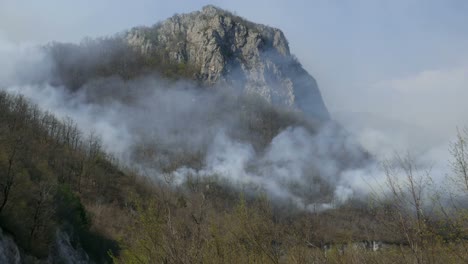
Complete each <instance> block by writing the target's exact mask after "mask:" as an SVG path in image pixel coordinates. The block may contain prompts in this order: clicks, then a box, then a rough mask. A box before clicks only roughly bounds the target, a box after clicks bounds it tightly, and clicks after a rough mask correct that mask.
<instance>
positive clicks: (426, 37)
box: [0, 0, 468, 135]
mask: <svg viewBox="0 0 468 264" xmlns="http://www.w3.org/2000/svg"><path fill="white" fill-rule="evenodd" d="M207 4H214V5H216V6H219V7H221V8H224V9H228V10H230V11H232V12H234V13H236V14H238V15H240V16H243V17H245V18H247V19H249V20H252V21H254V22H258V23H263V24H267V25H270V26H274V27H278V28H280V29H282V30H283V32H284V33H285V35H286V37H287V38H288V40H289V43H290V48H291V51H292V53H293V54H295V55H296V56H297V57H298V58H299V60H300V61H301V62H302V64H303V65H304V67H305V68H306V69H307V70H308V71H309V73H311V74H312V75H313V76H314V77H315V78H316V79H317V81H318V83H319V87H320V90H321V92H322V95H323V97H324V100H325V103H326V105H327V107H328V108H329V110H330V112H331V113H332V116H333V115H335V116H340V115H341V114H342V113H347V114H349V113H356V114H360V113H366V114H371V115H375V116H379V117H385V118H389V119H392V120H397V121H401V122H404V123H405V124H412V125H417V126H421V127H425V128H427V129H428V130H431V131H434V132H435V133H439V134H443V135H454V134H455V130H456V127H457V126H458V127H464V126H466V125H468V122H467V120H468V104H467V103H466V98H468V27H466V25H468V15H467V14H468V1H464V0H445V1H440V0H439V1H436V0H392V1H389V0H353V1H351V0H308V1H306V0H287V1H286V0H268V1H267V0H257V1H255V0H236V1H227V0H225V1H221V0H218V1H202V0H190V1H188V0H172V1H160V0H153V1H150V0H133V1H124V0H112V1H111V0H94V1H91V0H81V1H72V0H42V1H31V0H30V1H25V0H0V39H3V40H6V41H9V42H10V43H13V45H17V44H18V45H19V44H25V43H29V44H31V43H33V44H36V43H39V44H42V43H47V42H49V41H69V42H78V41H80V40H81V39H82V38H83V37H86V36H89V37H97V36H106V35H111V34H113V33H117V32H119V31H122V30H125V29H128V28H131V27H133V26H138V25H152V24H154V23H156V22H157V21H160V20H163V19H165V18H167V17H170V16H172V15H173V14H175V13H185V12H190V11H195V10H199V9H200V8H201V7H202V6H204V5H207Z"/></svg>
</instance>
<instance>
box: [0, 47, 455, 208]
mask: <svg viewBox="0 0 468 264" xmlns="http://www.w3.org/2000/svg"><path fill="white" fill-rule="evenodd" d="M0 61H1V62H0V63H1V64H0V69H1V71H0V89H3V90H6V91H7V92H10V93H15V94H23V95H25V96H26V97H27V98H29V99H30V100H31V101H32V102H34V103H36V104H38V105H39V106H40V107H41V108H42V109H43V110H46V111H50V112H52V113H54V114H55V115H56V116H58V117H60V118H66V117H69V118H71V119H72V120H74V121H75V122H76V123H77V124H78V127H79V128H80V129H81V130H82V131H83V132H85V134H91V133H95V134H97V135H98V136H99V137H100V138H102V141H103V145H104V147H105V149H106V150H107V151H109V152H111V153H112V154H114V155H115V156H117V157H118V158H120V159H121V160H123V161H126V162H127V164H131V163H133V162H134V161H135V160H134V155H135V153H134V151H138V149H137V150H135V147H136V146H141V145H143V146H153V147H154V148H155V149H156V150H159V149H170V150H171V151H173V152H175V153H185V152H197V151H200V152H201V153H205V154H204V157H203V159H202V161H201V163H202V164H201V167H190V166H187V165H183V164H181V165H180V167H179V168H177V169H176V170H174V171H173V172H172V174H173V176H174V183H176V184H182V183H183V182H184V181H185V179H186V178H187V177H188V176H190V175H196V176H199V177H211V176H217V177H220V178H223V179H225V180H227V181H229V182H231V183H232V184H233V185H234V186H244V187H245V186H247V187H248V188H249V189H254V190H261V191H264V192H266V193H267V194H268V195H269V196H270V197H271V198H272V199H277V200H281V201H291V202H293V203H294V204H296V205H297V206H298V207H300V208H305V209H314V210H317V209H319V210H320V209H327V208H331V207H333V206H335V205H338V204H342V203H345V202H346V201H348V200H349V199H352V198H364V197H366V196H367V195H368V194H370V193H373V192H374V191H375V189H376V188H378V187H379V186H382V185H383V184H384V181H385V174H384V172H383V171H382V169H381V167H380V165H379V163H378V162H363V163H361V164H356V162H355V161H359V160H368V158H367V157H366V155H365V153H364V152H363V151H362V149H361V147H360V146H359V145H358V144H356V142H355V139H357V140H358V141H359V142H360V143H361V145H362V146H364V147H365V148H367V150H368V151H370V152H371V153H372V154H374V157H375V158H376V160H377V161H381V160H383V159H385V158H387V157H388V155H389V154H390V153H391V152H393V151H395V150H396V151H399V149H398V148H404V147H409V146H411V143H413V141H412V140H408V139H407V138H406V137H405V136H406V134H405V133H401V134H402V135H403V136H401V137H400V138H398V136H396V134H395V133H394V131H392V130H383V129H380V130H379V129H375V128H372V127H371V128H369V127H366V126H358V128H356V129H353V127H351V126H348V128H350V131H351V132H352V133H354V136H353V137H351V136H350V135H348V134H347V132H346V131H344V130H342V129H339V128H337V127H336V125H334V124H332V123H330V124H326V125H324V126H322V127H321V129H320V130H319V131H316V132H311V131H310V130H309V129H307V128H305V127H302V126H300V125H294V126H289V127H287V128H285V129H283V130H282V131H280V132H279V133H278V134H277V135H276V136H275V137H274V138H273V139H272V140H271V142H269V143H268V145H267V146H266V147H265V149H263V150H261V151H260V150H258V149H257V148H256V147H255V146H254V145H253V142H249V141H246V140H241V139H239V138H237V137H234V136H233V133H232V131H237V130H239V128H238V116H236V115H237V114H238V112H236V111H232V109H235V108H233V106H232V105H231V104H232V103H233V101H235V95H233V94H230V93H229V91H226V92H224V91H222V92H219V91H214V90H210V91H206V90H199V89H197V88H195V87H194V85H193V84H190V83H186V82H175V83H174V82H173V83H168V82H165V81H163V80H161V79H159V78H156V77H154V76H146V77H142V78H137V79H135V80H132V81H123V80H121V79H119V78H117V77H110V78H104V79H98V80H93V81H90V82H88V83H86V84H85V85H83V87H82V88H81V90H79V91H78V92H73V93H72V92H70V90H69V89H68V88H67V87H64V86H52V85H50V84H49V80H50V73H51V72H52V67H53V63H52V62H51V60H50V59H49V58H48V57H47V55H46V54H45V53H44V52H43V51H42V50H41V49H38V48H34V47H29V46H28V47H17V46H16V45H12V44H8V43H7V42H5V41H0ZM233 98H234V99H233ZM219 120H221V121H219ZM354 120H355V119H353V118H351V119H348V122H347V123H346V124H350V123H351V124H352V123H353V121H354ZM346 124H345V125H346ZM363 127H364V128H365V129H362V128H363ZM392 128H394V126H390V129H392ZM236 129H237V130H236ZM238 132H239V131H238ZM240 132H243V131H242V130H241V129H240ZM234 134H236V133H234ZM441 149H442V148H432V147H430V148H428V149H426V150H424V151H422V152H420V153H417V154H421V153H422V154H421V155H419V157H420V161H421V162H422V163H424V164H425V166H427V168H429V167H431V168H432V167H434V166H433V160H439V161H440V160H442V161H444V162H445V161H446V160H447V159H448V155H447V153H446V151H441ZM170 158H171V156H164V154H162V153H158V152H157V153H156V157H150V158H149V161H148V162H145V163H141V164H139V165H140V166H141V167H143V168H145V167H148V168H151V169H150V170H148V171H149V172H150V175H149V176H151V177H155V178H160V177H162V176H161V175H162V172H161V171H159V170H158V168H157V166H155V167H152V166H151V164H149V163H151V162H156V160H155V159H158V162H160V163H161V164H164V163H165V162H168V161H167V159H170ZM444 164H446V163H444ZM446 169H447V168H446V167H443V166H442V165H441V166H435V169H434V170H433V171H435V172H437V173H438V174H443V173H444V172H446V171H447V170H446ZM436 178H437V179H438V180H442V179H443V177H436ZM323 186H325V187H323ZM321 188H328V189H329V190H328V192H329V193H331V194H330V195H328V196H327V197H319V196H320V195H321V194H323V193H327V192H324V191H323V190H322V189H321Z"/></svg>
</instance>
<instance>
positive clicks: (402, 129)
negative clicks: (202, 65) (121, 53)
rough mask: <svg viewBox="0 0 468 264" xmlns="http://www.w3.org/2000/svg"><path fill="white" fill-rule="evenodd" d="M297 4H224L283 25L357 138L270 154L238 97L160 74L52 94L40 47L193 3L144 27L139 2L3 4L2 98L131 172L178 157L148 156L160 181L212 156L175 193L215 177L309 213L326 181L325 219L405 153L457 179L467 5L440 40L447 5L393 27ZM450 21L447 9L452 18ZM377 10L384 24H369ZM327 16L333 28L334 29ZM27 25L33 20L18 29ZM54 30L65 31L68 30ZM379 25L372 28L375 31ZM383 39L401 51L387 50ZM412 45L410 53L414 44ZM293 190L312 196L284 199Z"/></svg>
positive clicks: (313, 141)
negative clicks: (454, 152) (180, 158)
mask: <svg viewBox="0 0 468 264" xmlns="http://www.w3.org/2000/svg"><path fill="white" fill-rule="evenodd" d="M299 2H300V1H298V2H295V3H292V4H291V5H290V6H287V8H285V9H283V7H285V4H284V3H283V2H281V1H276V2H273V3H270V2H269V4H268V5H265V12H263V13H264V14H258V12H254V11H252V10H254V9H255V8H252V7H251V6H250V5H249V4H247V3H245V2H242V1H241V3H239V4H228V3H218V4H219V5H220V6H221V7H227V8H230V9H232V10H234V11H238V14H239V15H241V16H244V14H245V16H246V17H247V18H248V19H252V20H254V21H255V22H262V23H266V24H272V25H274V26H277V27H280V28H282V29H283V30H284V31H285V34H286V37H289V41H290V43H291V48H292V52H293V53H295V54H296V55H297V57H298V58H299V60H300V61H301V62H302V63H303V64H304V65H305V67H306V68H307V69H308V70H309V72H310V73H311V75H313V76H314V77H315V78H316V79H317V80H318V83H319V88H320V89H321V92H322V93H323V96H324V99H325V103H326V105H327V106H328V108H329V110H330V112H331V115H332V119H335V120H337V121H338V122H339V123H341V124H343V125H344V127H345V128H346V129H347V130H346V131H342V132H341V130H340V129H336V127H335V125H332V124H330V125H324V126H323V127H322V129H320V131H311V130H310V129H309V128H308V127H307V126H301V125H291V126H289V127H287V128H285V129H283V130H282V131H280V132H279V133H278V134H277V135H275V136H274V137H273V139H272V140H271V142H268V144H267V145H266V146H265V147H264V148H262V149H259V148H258V147H257V146H255V144H254V142H251V141H249V140H245V136H246V135H243V134H244V133H247V132H245V131H244V130H243V129H242V128H240V127H239V122H240V121H239V116H240V115H241V114H242V112H241V111H237V112H236V111H234V112H233V109H235V102H237V100H238V95H237V94H236V93H235V92H233V91H229V90H226V89H224V90H222V92H211V93H206V92H200V91H199V90H197V89H194V84H192V83H190V82H180V81H179V82H176V83H168V82H165V81H163V80H161V79H160V78H158V77H157V76H143V77H141V78H138V79H136V80H132V81H130V82H126V81H123V80H121V79H119V78H116V77H111V78H106V79H99V80H92V81H91V82H88V83H86V84H85V85H84V86H83V87H82V89H81V90H80V91H79V92H76V93H70V91H69V89H68V88H67V87H63V86H58V87H57V86H51V85H50V84H49V81H50V79H52V77H53V76H50V75H51V72H52V71H53V67H54V65H53V64H54V63H53V61H51V59H50V58H48V57H47V54H44V52H43V50H41V49H40V48H37V46H36V45H37V44H41V43H46V42H49V41H52V40H65V41H78V40H80V39H81V38H82V37H84V36H86V35H91V36H99V35H109V34H113V33H115V32H118V31H121V30H124V29H127V28H130V27H132V26H135V25H137V24H142V23H144V24H147V25H150V24H152V23H154V22H156V21H158V20H161V19H164V18H166V17H167V16H169V15H172V13H175V12H178V13H181V12H186V11H191V10H195V9H198V8H199V7H198V6H201V5H202V4H201V3H195V4H189V5H184V7H183V8H184V9H183V10H178V9H176V8H175V6H171V5H164V6H163V8H161V9H158V10H157V11H155V12H154V13H151V12H149V13H148V12H147V11H146V12H145V13H144V14H145V15H144V16H142V17H143V19H139V18H138V17H139V16H137V15H134V14H133V13H138V12H143V11H142V9H141V8H139V7H138V5H136V4H133V3H132V4H131V6H133V9H129V10H123V7H120V8H119V7H115V6H114V7H112V8H111V9H110V10H109V14H104V13H103V7H101V5H102V4H97V6H96V10H97V11H93V12H91V11H89V9H88V8H87V7H84V6H81V4H80V5H79V8H77V12H76V15H74V14H73V12H72V10H73V7H74V6H73V5H74V4H72V3H68V4H61V5H58V6H54V1H49V2H47V1H46V3H45V4H44V5H43V6H41V7H38V8H39V10H41V8H42V10H46V11H48V12H52V11H51V10H53V12H52V14H56V15H53V16H51V17H49V18H47V17H46V18H43V17H42V15H41V16H38V15H37V14H35V13H34V12H32V11H30V10H29V9H28V10H25V9H24V8H25V6H24V4H23V3H17V2H13V1H5V2H3V3H2V4H1V5H0V10H2V11H0V17H2V18H0V24H2V26H1V28H0V69H1V70H0V88H1V89H4V90H6V91H9V92H11V93H20V94H24V95H25V96H26V97H28V98H30V100H32V101H33V102H34V103H36V104H38V105H39V106H40V107H41V108H43V109H45V110H48V111H51V112H53V113H54V114H56V115H57V116H59V117H62V118H65V117H70V118H72V119H73V120H74V121H75V122H77V124H78V125H79V127H80V129H82V130H83V131H84V132H85V133H87V134H91V133H96V134H98V135H99V136H100V137H101V138H102V140H103V144H104V146H105V148H106V150H107V151H109V152H111V153H113V154H115V155H116V156H118V157H119V158H120V159H121V160H122V161H124V162H127V163H131V161H134V160H135V158H136V157H135V155H136V156H138V155H139V154H138V153H143V152H144V150H145V148H143V149H142V148H141V146H155V147H156V149H158V148H162V149H171V150H172V151H173V152H174V153H175V154H174V153H169V154H167V155H166V154H161V153H159V155H157V157H155V156H151V155H149V158H148V159H147V160H144V161H143V162H141V163H140V164H138V166H139V167H140V169H142V170H144V171H145V172H146V173H147V174H149V175H150V176H151V175H153V176H154V175H158V174H160V173H162V172H161V170H160V167H161V166H164V165H165V164H166V163H168V162H170V159H171V158H172V157H173V155H176V154H177V153H180V152H183V153H185V152H188V153H196V152H198V151H199V152H202V153H203V158H202V159H201V160H200V161H195V162H194V165H193V166H188V165H185V166H180V167H178V168H176V169H175V170H174V172H173V174H174V181H175V183H176V184H177V183H181V182H183V179H184V178H185V177H187V176H188V175H199V176H213V175H216V176H218V177H225V178H226V179H227V180H229V181H232V182H234V183H235V184H238V185H250V184H253V185H254V186H258V188H259V189H261V190H264V191H265V192H267V193H268V194H270V196H271V197H273V198H275V199H283V200H289V201H292V202H293V203H295V204H297V205H298V206H300V207H304V208H307V207H310V206H315V205H316V203H317V201H318V199H317V197H315V196H316V194H317V193H319V190H315V189H314V188H318V187H317V186H318V185H317V184H316V182H315V183H314V182H310V181H311V180H312V179H313V180H316V179H315V178H314V177H316V176H318V177H319V181H322V182H324V183H326V184H328V185H329V186H331V193H332V194H333V195H332V196H331V197H328V198H329V199H327V201H325V202H320V205H319V206H321V207H323V208H327V207H330V206H332V205H331V204H330V202H331V201H334V202H344V201H346V200H348V199H349V198H352V197H361V196H365V195H367V194H369V193H370V192H371V191H372V190H373V188H376V186H380V185H381V184H382V181H383V180H384V177H385V175H384V173H383V171H382V170H381V169H380V164H379V162H380V161H384V160H387V159H389V158H391V157H392V156H393V155H394V154H395V153H406V152H409V153H411V155H413V156H414V157H417V160H418V164H420V165H421V167H422V168H423V169H428V170H429V169H430V170H431V174H432V175H433V178H434V180H435V181H436V182H439V181H443V180H444V179H445V178H444V177H445V176H446V174H447V173H449V172H450V168H449V167H448V166H447V165H448V161H449V159H450V155H449V153H448V149H449V142H450V141H453V140H454V137H455V136H456V128H457V127H460V128H462V127H464V126H466V125H467V124H466V123H467V120H468V119H467V117H468V116H467V115H468V114H467V113H468V111H467V110H468V105H467V104H466V103H465V102H464V98H467V96H468V90H467V89H466V87H467V85H468V77H467V76H468V64H466V63H465V61H466V60H465V61H464V59H466V58H468V50H467V49H466V47H468V46H467V45H464V46H463V44H466V43H468V34H467V32H464V31H463V29H462V28H460V26H459V24H460V23H461V22H464V21H463V18H462V16H461V15H460V14H461V13H462V10H464V8H468V7H467V6H466V5H463V4H461V6H459V7H458V8H459V9H460V10H459V11H457V12H455V13H454V14H455V15H454V17H453V18H451V19H450V20H449V21H448V22H445V23H443V24H442V25H441V26H440V27H436V28H434V30H433V31H430V30H427V29H425V26H424V25H429V26H432V25H433V23H434V22H431V20H432V18H434V17H437V14H436V13H435V10H436V9H437V8H438V7H440V6H439V5H438V4H434V3H432V2H431V3H430V4H429V7H427V8H424V9H423V10H422V11H421V12H422V14H418V15H415V14H413V13H412V12H411V11H416V10H418V5H413V4H409V5H406V4H403V3H401V2H399V1H396V3H395V4H393V5H391V6H390V7H389V11H388V12H389V13H392V12H393V13H394V14H396V15H397V16H395V17H392V16H390V14H388V13H387V14H386V15H385V16H383V18H377V17H378V13H377V12H384V11H383V8H382V7H376V6H375V5H373V4H371V3H367V2H366V1H363V2H359V4H357V7H356V6H354V7H353V6H349V4H348V5H343V6H340V5H338V4H336V3H334V4H324V3H315V4H316V5H317V7H320V8H318V10H314V11H311V12H313V13H314V14H316V12H319V11H320V10H322V12H325V14H322V15H317V16H316V17H314V16H312V18H311V17H310V16H305V14H303V13H302V12H304V11H301V10H300V8H299V6H300V5H301V4H304V3H299ZM416 2H417V1H416ZM420 3H421V2H420ZM146 4H148V3H146ZM159 4H161V3H159ZM161 5H162V4H161ZM253 5H255V6H256V5H260V6H264V5H261V4H258V3H256V4H253ZM307 5H311V4H310V3H308V4H307ZM3 7H4V8H3ZM192 7H193V8H192ZM303 9H304V8H303ZM31 10H32V9H31ZM279 10H281V12H280V11H279ZM452 10H453V9H451V8H448V7H446V8H443V9H441V13H440V15H441V16H446V15H447V14H448V13H449V11H452ZM244 11H245V12H244ZM366 11H375V12H376V13H374V14H372V15H367V12H366ZM7 12H8V15H7V14H6V13H7ZM90 12H91V13H90ZM126 12H129V13H131V15H129V16H128V19H121V18H119V17H121V16H122V15H125V14H126ZM132 12H133V13H132ZM4 13H5V16H3V15H4ZM342 13H345V14H348V16H347V20H348V22H349V21H351V25H352V26H354V27H355V28H351V25H348V26H344V25H342V26H341V27H338V26H336V25H335V26H334V25H331V24H330V23H331V20H330V19H331V18H333V17H336V16H337V14H342ZM362 13H365V14H366V15H365V16H363V18H362V21H361V20H359V16H358V15H359V14H362ZM19 14H23V15H22V16H20V15H19ZM327 14H328V15H330V16H331V18H324V17H326V16H327ZM281 15H283V16H284V17H288V18H291V17H292V19H288V21H287V22H280V21H284V20H285V19H283V18H284V17H281ZM413 15H414V17H413V18H412V17H411V16H413ZM153 16H154V17H153ZM18 17H25V19H24V20H21V21H20V23H16V22H18V21H17V19H18ZM88 17H91V18H92V19H88ZM278 17H280V18H282V19H277V18H278ZM98 18H99V19H102V22H101V20H99V19H98ZM309 19H310V21H309ZM318 19H324V20H322V21H324V23H325V25H326V27H328V28H325V29H323V28H320V29H319V28H318V27H319V24H320V23H318V22H319V21H317V20H318ZM398 19H400V20H402V21H403V22H397V20H398ZM53 20H59V21H64V22H65V23H64V24H63V25H62V26H60V25H58V24H55V23H53ZM98 20H99V21H98ZM382 20H385V21H382ZM37 21H39V22H40V23H36V22H37ZM375 21H378V23H374V26H373V27H368V26H365V25H364V24H366V23H371V22H375ZM3 22H4V23H3ZM338 22H341V23H345V22H346V21H345V20H344V19H339V20H338ZM465 22H466V21H465ZM309 23H310V24H312V26H311V27H308V24H309ZM399 23H407V25H408V30H403V29H402V30H401V31H398V30H397V28H398V27H399V26H401V25H400V24H399ZM32 24H34V25H35V27H36V28H34V27H32V26H30V25H32ZM74 28H78V30H73V29H74ZM306 28H307V29H306ZM446 28H450V31H449V33H447V32H445V31H444V29H446ZM311 30H315V31H314V32H310V31H311ZM305 32H307V33H305ZM345 32H346V33H345ZM380 32H383V33H380ZM352 33H355V34H354V35H353V34H352ZM393 33H394V34H393ZM412 33H414V34H412ZM382 36H388V38H389V41H388V42H387V43H385V41H383V40H377V39H378V38H380V37H382ZM393 36H395V37H393ZM344 40H347V41H348V43H347V42H346V41H344ZM405 40H408V42H409V44H408V46H404V43H405ZM438 47H440V48H438ZM346 53H348V54H346ZM376 55H378V56H376ZM397 58H401V60H399V59H397ZM95 87H101V88H102V89H99V90H97V89H95ZM130 91H131V92H130ZM97 93H99V94H97ZM98 98H99V99H98ZM129 102H130V103H129ZM226 102H227V104H226ZM220 109H221V110H220ZM213 113H216V115H217V116H213ZM232 131H234V133H233V132H232ZM337 131H339V132H337ZM348 132H349V133H350V134H348ZM361 147H362V148H364V149H365V150H367V151H369V152H370V153H371V154H372V155H373V160H374V162H370V163H368V162H367V158H366V157H364V156H365V155H364V153H363V151H362V149H361ZM340 152H345V153H346V157H348V156H352V158H351V162H350V164H343V163H346V162H343V156H340V155H341V154H340ZM139 158H141V157H139ZM155 159H157V160H155ZM153 164H157V166H156V165H155V166H153ZM133 165H134V164H133ZM156 177H158V176H156ZM295 184H296V185H303V187H304V186H306V187H307V188H298V189H295V188H294V186H292V187H291V186H290V187H288V188H285V186H286V185H295ZM304 193H306V195H304ZM305 196H307V198H304V197H305Z"/></svg>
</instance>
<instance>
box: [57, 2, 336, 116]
mask: <svg viewBox="0 0 468 264" xmlns="http://www.w3.org/2000/svg"><path fill="white" fill-rule="evenodd" d="M52 54H53V57H54V59H55V61H56V62H57V65H58V66H57V71H58V72H59V75H60V76H62V81H63V80H65V81H66V83H67V84H68V85H70V84H72V85H71V86H75V88H78V87H79V86H81V85H83V84H84V83H85V82H86V81H88V80H86V78H89V77H95V76H90V75H92V74H91V72H94V73H96V72H98V74H99V76H109V75H113V74H116V73H117V74H119V75H121V76H122V77H124V78H128V79H131V78H134V77H135V76H138V75H141V74H143V73H144V74H148V73H154V72H159V73H160V74H162V75H165V76H166V77H167V76H169V77H174V78H181V77H183V78H187V79H192V80H195V81H197V82H198V83H200V84H201V85H202V86H204V87H223V88H226V87H231V88H234V89H240V90H241V91H242V92H243V93H246V94H255V95H259V96H260V97H261V98H263V99H265V100H266V101H267V102H269V103H271V104H272V105H274V106H279V107H282V108H285V109H289V110H295V111H296V110H299V111H302V112H304V113H305V114H306V115H307V116H309V117H311V118H314V119H319V120H328V119H329V113H328V111H327V109H326V107H325V104H324V102H323V100H322V96H321V94H320V91H319V89H318V86H317V83H316V81H315V79H314V78H313V77H312V76H310V75H309V74H308V73H307V71H306V70H304V68H302V66H301V64H300V63H299V62H298V61H297V59H296V58H295V57H294V56H293V55H291V53H290V50H289V46H288V41H287V39H286V37H285V36H284V34H283V32H282V31H281V30H279V29H276V28H272V27H268V26H265V25H260V24H255V23H252V22H249V21H247V20H245V19H243V18H241V17H238V16H236V15H234V14H232V13H230V12H228V11H225V10H222V9H220V8H217V7H214V6H205V7H204V8H203V9H202V10H201V11H196V12H192V13H188V14H182V15H174V16H173V17H171V18H169V19H167V20H165V21H162V22H160V23H157V24H155V25H153V26H151V27H136V28H133V29H131V30H128V31H126V32H123V33H120V34H118V35H116V36H114V37H112V38H107V39H101V40H97V41H92V40H88V41H87V42H84V43H82V44H81V45H79V46H76V45H71V44H69V45H66V44H56V45H54V46H53V49H52ZM81 78H84V80H80V79H81Z"/></svg>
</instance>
